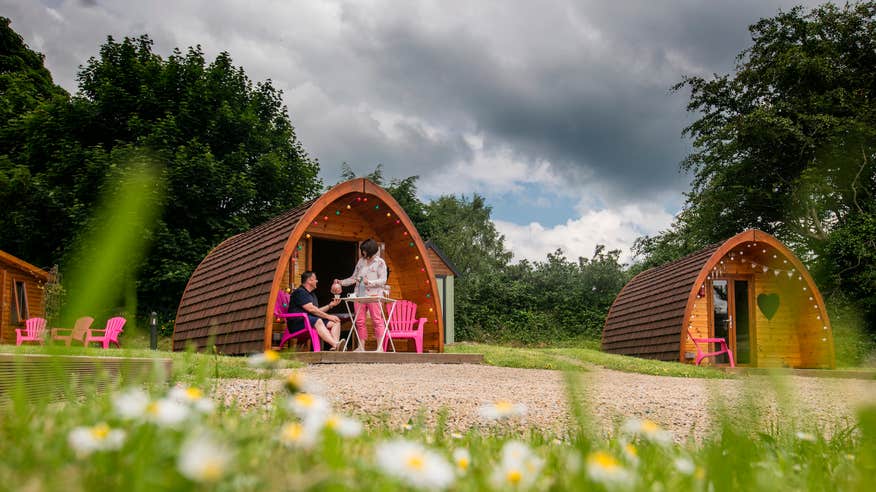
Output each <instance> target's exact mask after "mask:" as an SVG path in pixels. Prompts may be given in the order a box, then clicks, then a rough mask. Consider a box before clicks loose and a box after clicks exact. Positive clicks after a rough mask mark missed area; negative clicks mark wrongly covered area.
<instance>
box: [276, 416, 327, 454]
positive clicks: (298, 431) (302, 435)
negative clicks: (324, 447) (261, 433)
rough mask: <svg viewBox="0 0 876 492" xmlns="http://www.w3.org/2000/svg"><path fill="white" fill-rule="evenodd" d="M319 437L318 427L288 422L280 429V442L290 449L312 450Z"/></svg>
mask: <svg viewBox="0 0 876 492" xmlns="http://www.w3.org/2000/svg"><path fill="white" fill-rule="evenodd" d="M318 437H319V427H317V426H314V425H306V424H304V423H301V422H290V423H288V424H285V425H283V427H282V429H280V437H279V439H280V442H281V443H283V444H284V445H285V446H288V447H290V448H298V449H312V448H313V446H314V445H316V441H317V438H318Z"/></svg>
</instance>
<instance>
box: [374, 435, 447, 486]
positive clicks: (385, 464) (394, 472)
mask: <svg viewBox="0 0 876 492" xmlns="http://www.w3.org/2000/svg"><path fill="white" fill-rule="evenodd" d="M375 455H376V457H377V464H378V466H379V467H380V469H382V470H383V471H384V472H385V473H386V474H387V475H390V476H393V477H396V478H398V479H400V480H402V481H403V482H405V483H407V484H408V485H410V486H412V487H416V488H423V489H432V490H443V489H446V488H447V487H449V486H450V485H451V484H452V483H453V467H452V466H451V465H450V463H448V462H447V460H446V459H445V458H444V457H443V456H441V455H439V454H438V453H435V452H434V451H430V450H428V449H426V448H425V447H423V446H421V445H420V444H418V443H415V442H412V441H406V440H402V439H397V440H393V441H388V442H383V443H380V444H379V445H378V446H377V449H376V452H375Z"/></svg>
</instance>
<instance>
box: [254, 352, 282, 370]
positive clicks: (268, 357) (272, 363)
mask: <svg viewBox="0 0 876 492" xmlns="http://www.w3.org/2000/svg"><path fill="white" fill-rule="evenodd" d="M281 360H282V359H281V358H280V353H279V352H277V351H276V350H271V349H268V350H265V351H264V352H259V353H256V354H252V355H250V356H249V360H247V364H249V365H250V367H255V368H259V369H273V368H276V367H277V366H279V365H280V361H281Z"/></svg>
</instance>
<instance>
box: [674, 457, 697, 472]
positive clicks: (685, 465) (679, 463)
mask: <svg viewBox="0 0 876 492" xmlns="http://www.w3.org/2000/svg"><path fill="white" fill-rule="evenodd" d="M673 464H674V465H675V469H676V470H678V472H679V473H681V474H682V475H692V474H693V472H694V471H696V465H694V462H693V461H691V460H690V458H686V457H681V458H675V461H674V463H673Z"/></svg>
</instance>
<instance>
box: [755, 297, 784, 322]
mask: <svg viewBox="0 0 876 492" xmlns="http://www.w3.org/2000/svg"><path fill="white" fill-rule="evenodd" d="M757 307H758V309H760V312H762V313H763V315H764V316H766V319H768V320H771V319H773V316H775V315H776V311H778V310H779V295H778V294H760V295H758V296H757Z"/></svg>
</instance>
